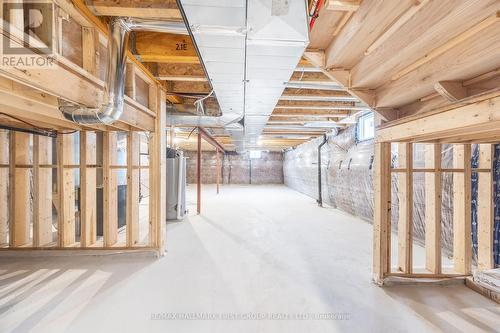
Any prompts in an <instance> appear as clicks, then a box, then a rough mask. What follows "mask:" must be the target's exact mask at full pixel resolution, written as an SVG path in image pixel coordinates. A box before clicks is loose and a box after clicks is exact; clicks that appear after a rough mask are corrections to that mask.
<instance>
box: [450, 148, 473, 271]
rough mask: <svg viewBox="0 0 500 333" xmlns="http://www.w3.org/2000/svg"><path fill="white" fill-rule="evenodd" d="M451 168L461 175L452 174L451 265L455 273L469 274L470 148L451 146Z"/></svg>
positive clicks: (470, 256)
mask: <svg viewBox="0 0 500 333" xmlns="http://www.w3.org/2000/svg"><path fill="white" fill-rule="evenodd" d="M453 167H454V168H463V169H464V172H463V173H456V172H455V173H453V265H454V270H455V272H456V273H460V274H470V273H471V269H472V267H471V260H472V240H471V237H472V236H471V147H470V145H469V144H465V145H454V146H453Z"/></svg>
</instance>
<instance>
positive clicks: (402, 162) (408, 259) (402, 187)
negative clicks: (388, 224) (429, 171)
mask: <svg viewBox="0 0 500 333" xmlns="http://www.w3.org/2000/svg"><path fill="white" fill-rule="evenodd" d="M398 162H399V167H400V168H404V169H406V172H405V173H399V174H398V198H399V219H398V270H399V271H402V272H404V273H408V274H411V273H412V267H413V171H412V169H413V145H412V144H411V143H400V144H398Z"/></svg>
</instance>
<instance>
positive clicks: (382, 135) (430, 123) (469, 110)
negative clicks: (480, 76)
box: [376, 97, 500, 142]
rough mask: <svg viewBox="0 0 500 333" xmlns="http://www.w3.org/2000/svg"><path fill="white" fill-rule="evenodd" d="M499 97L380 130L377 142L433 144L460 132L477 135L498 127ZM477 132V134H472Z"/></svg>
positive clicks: (425, 115) (427, 115) (499, 118)
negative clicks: (425, 141)
mask: <svg viewBox="0 0 500 333" xmlns="http://www.w3.org/2000/svg"><path fill="white" fill-rule="evenodd" d="M499 105H500V97H493V98H490V99H486V100H480V101H477V102H472V103H470V104H465V105H463V104H460V105H458V106H457V107H456V108H454V109H450V110H442V111H441V110H440V109H437V110H436V111H435V112H434V111H433V112H430V113H428V114H422V115H420V116H419V117H416V118H414V119H413V120H411V121H408V122H405V123H400V124H395V125H393V126H388V127H383V128H379V129H378V133H377V138H376V140H379V141H380V142H382V141H405V140H415V139H419V140H432V139H433V138H442V137H443V135H444V134H446V133H450V132H451V131H454V130H458V131H459V132H460V133H461V134H467V133H476V132H477V131H478V130H477V128H483V127H484V128H485V129H487V127H488V126H492V127H496V126H498V125H497V124H498V122H500V108H499V107H498V106H499ZM473 130H475V131H476V132H472V131H473Z"/></svg>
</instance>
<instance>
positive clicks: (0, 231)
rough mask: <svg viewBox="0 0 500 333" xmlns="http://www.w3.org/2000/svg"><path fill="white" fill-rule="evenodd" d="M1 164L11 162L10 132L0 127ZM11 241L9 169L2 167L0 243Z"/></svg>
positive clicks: (0, 175) (0, 170) (0, 178)
mask: <svg viewBox="0 0 500 333" xmlns="http://www.w3.org/2000/svg"><path fill="white" fill-rule="evenodd" d="M0 164H9V132H8V131H7V130H4V129H0ZM8 241H9V169H6V168H0V244H2V245H4V244H8Z"/></svg>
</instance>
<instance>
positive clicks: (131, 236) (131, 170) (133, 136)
mask: <svg viewBox="0 0 500 333" xmlns="http://www.w3.org/2000/svg"><path fill="white" fill-rule="evenodd" d="M139 150H140V138H139V133H137V132H128V133H127V218H126V223H127V246H128V247H131V246H135V245H136V244H137V243H139V186H140V184H139V173H140V170H139V169H137V168H135V167H136V166H138V165H139V158H140V155H139V153H140V151H139ZM150 176H151V175H150Z"/></svg>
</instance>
